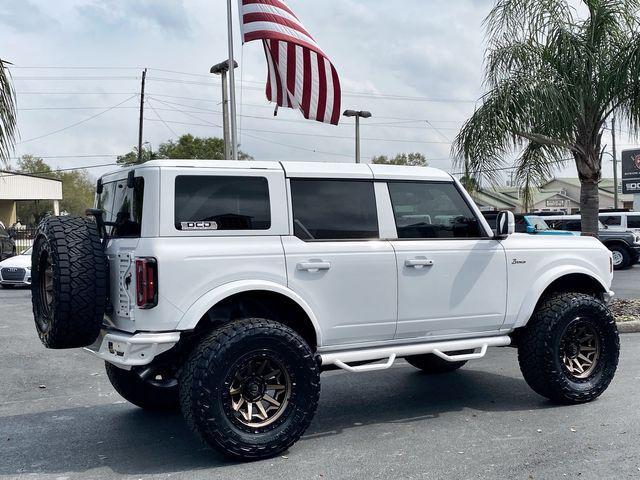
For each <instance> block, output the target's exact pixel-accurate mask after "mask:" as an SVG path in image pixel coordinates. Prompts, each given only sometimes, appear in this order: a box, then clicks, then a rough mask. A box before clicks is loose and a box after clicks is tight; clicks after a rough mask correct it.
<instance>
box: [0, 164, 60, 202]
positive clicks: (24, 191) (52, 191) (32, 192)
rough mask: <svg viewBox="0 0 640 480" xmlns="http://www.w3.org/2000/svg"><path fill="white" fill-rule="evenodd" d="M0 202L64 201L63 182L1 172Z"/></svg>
mask: <svg viewBox="0 0 640 480" xmlns="http://www.w3.org/2000/svg"><path fill="white" fill-rule="evenodd" d="M0 200H10V201H17V200H62V182H61V181H60V180H56V179H53V178H46V177H42V176H39V175H32V174H26V173H19V172H11V171H7V170H0Z"/></svg>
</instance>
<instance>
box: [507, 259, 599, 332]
mask: <svg viewBox="0 0 640 480" xmlns="http://www.w3.org/2000/svg"><path fill="white" fill-rule="evenodd" d="M608 291H609V288H608V287H607V285H606V284H605V283H604V282H603V281H602V280H601V279H600V278H598V276H597V275H595V274H594V273H593V272H591V271H589V270H587V269H586V268H580V267H574V268H573V269H572V270H570V271H567V270H564V269H553V270H551V271H549V272H547V273H546V274H545V275H543V276H541V277H540V278H538V280H537V281H536V282H535V283H534V284H533V286H532V288H531V289H530V293H529V295H528V296H527V297H526V298H525V300H524V301H523V302H522V305H521V307H520V311H519V312H518V316H517V318H516V323H515V325H514V327H513V328H519V327H523V326H525V325H526V324H527V322H528V321H529V318H531V315H533V312H535V310H536V308H537V307H538V305H539V304H540V302H541V301H543V300H544V299H545V297H547V296H548V295H549V294H551V293H554V292H577V293H587V294H590V295H598V296H599V295H603V294H605V293H607V292H608Z"/></svg>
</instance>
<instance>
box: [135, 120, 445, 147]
mask: <svg viewBox="0 0 640 480" xmlns="http://www.w3.org/2000/svg"><path fill="white" fill-rule="evenodd" d="M145 120H147V121H150V122H158V121H162V122H164V123H174V124H176V125H188V126H194V127H220V125H216V124H215V123H210V122H208V121H207V120H201V121H203V122H205V123H191V122H179V121H175V120H162V119H159V120H156V119H155V118H147V117H145ZM244 130H245V131H247V132H258V133H271V134H275V135H296V136H301V137H316V138H334V139H339V140H350V141H353V137H347V136H341V135H322V134H315V133H303V132H279V131H276V130H263V129H258V128H245V129H244ZM362 140H368V141H380V142H398V143H421V144H438V145H451V142H435V141H433V142H432V141H426V140H408V139H401V138H373V137H363V138H362Z"/></svg>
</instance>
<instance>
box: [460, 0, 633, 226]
mask: <svg viewBox="0 0 640 480" xmlns="http://www.w3.org/2000/svg"><path fill="white" fill-rule="evenodd" d="M570 3H572V2H568V1H567V0H498V2H497V3H496V5H495V7H494V8H493V9H492V11H491V12H490V13H489V15H488V17H487V18H486V19H485V22H484V24H485V26H486V29H487V37H488V41H489V45H488V48H487V54H486V57H487V58H486V62H485V64H486V67H485V78H486V85H487V86H488V88H489V90H488V92H487V93H486V94H485V95H484V96H483V97H482V99H481V105H480V107H479V108H478V109H477V110H476V111H475V113H474V114H473V116H472V117H471V118H470V119H469V120H468V121H467V122H466V123H465V124H464V126H463V127H462V129H461V131H460V133H459V134H458V136H457V138H456V140H455V143H454V146H453V153H454V156H455V157H457V161H458V166H464V165H465V164H467V165H469V167H470V169H471V173H472V174H474V175H476V174H482V175H483V177H484V178H487V179H488V180H490V181H492V182H493V183H498V182H499V180H500V173H499V171H498V169H499V168H500V167H503V166H504V165H505V163H506V158H507V157H508V155H509V154H510V153H512V152H513V153H516V154H518V155H519V157H518V159H517V161H516V172H515V173H516V175H515V176H516V181H517V182H518V183H519V184H520V185H521V187H522V188H523V192H524V195H525V199H524V200H525V203H530V202H528V201H527V199H528V197H530V196H531V192H532V189H533V187H534V186H538V185H540V184H542V183H543V182H544V181H545V180H547V179H548V178H549V177H550V176H551V173H552V171H553V170H554V168H556V167H557V166H559V165H564V164H566V163H567V162H568V161H570V160H571V159H572V160H573V161H574V162H575V165H576V167H577V169H578V176H579V178H580V182H581V184H582V193H581V198H580V207H581V212H582V228H583V232H584V233H586V234H591V235H594V234H596V233H597V232H598V210H599V198H598V182H599V181H600V179H601V171H602V154H603V151H604V146H603V145H602V135H603V133H604V128H605V122H606V121H607V120H608V119H610V118H611V117H612V116H613V115H615V116H616V118H618V119H619V120H621V121H623V122H625V123H626V124H627V126H628V130H629V131H631V132H633V133H634V134H637V133H638V132H639V131H640V35H638V30H639V29H640V17H639V16H638V12H639V10H640V1H639V0H583V2H582V5H583V6H584V7H585V8H584V10H585V11H586V12H587V15H586V17H584V16H583V17H581V16H580V13H579V11H578V10H576V9H575V8H574V7H573V6H572V5H571V4H570Z"/></svg>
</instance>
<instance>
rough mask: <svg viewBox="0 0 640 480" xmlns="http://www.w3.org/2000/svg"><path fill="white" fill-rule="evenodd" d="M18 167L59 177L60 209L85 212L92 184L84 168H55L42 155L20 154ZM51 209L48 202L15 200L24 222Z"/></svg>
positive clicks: (19, 214) (31, 220) (74, 213)
mask: <svg viewBox="0 0 640 480" xmlns="http://www.w3.org/2000/svg"><path fill="white" fill-rule="evenodd" d="M18 171H20V172H22V173H29V174H32V175H39V176H42V177H48V178H53V179H56V180H60V181H62V200H61V201H60V212H62V213H67V214H69V215H84V211H85V210H86V209H87V208H89V207H91V205H93V195H94V192H95V185H94V182H93V180H92V178H91V176H90V175H89V173H88V172H87V171H86V170H72V171H66V172H61V171H56V170H53V169H52V168H51V167H50V166H49V165H47V163H46V162H45V161H44V160H42V159H41V158H38V157H34V156H33V155H23V156H22V157H21V158H20V160H18ZM52 210H53V209H52V206H51V202H39V201H33V202H18V204H17V217H18V218H19V219H20V221H21V222H22V223H23V224H37V223H38V222H40V220H42V218H44V217H45V216H46V215H48V214H51V213H52Z"/></svg>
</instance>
